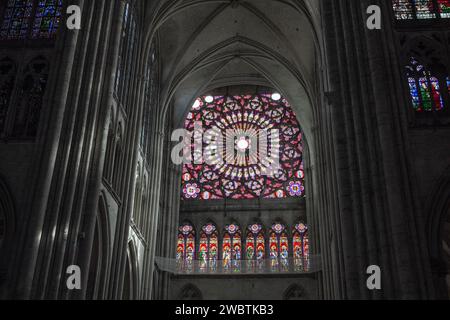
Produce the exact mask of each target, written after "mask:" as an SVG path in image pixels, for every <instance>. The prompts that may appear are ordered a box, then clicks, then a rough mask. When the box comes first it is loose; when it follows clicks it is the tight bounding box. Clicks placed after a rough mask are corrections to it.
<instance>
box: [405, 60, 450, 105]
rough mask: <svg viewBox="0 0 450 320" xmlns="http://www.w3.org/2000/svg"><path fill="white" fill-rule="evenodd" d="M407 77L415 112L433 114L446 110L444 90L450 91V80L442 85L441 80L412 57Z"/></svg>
mask: <svg viewBox="0 0 450 320" xmlns="http://www.w3.org/2000/svg"><path fill="white" fill-rule="evenodd" d="M406 76H407V79H408V88H409V93H410V97H411V102H412V106H413V109H414V111H416V112H431V111H441V110H443V109H444V100H443V91H442V90H446V89H449V90H450V82H449V80H450V78H447V79H446V80H447V83H443V84H441V83H440V82H439V79H438V78H437V77H436V76H435V75H433V74H432V72H431V71H429V70H427V68H426V67H425V66H424V65H423V64H421V63H420V62H419V61H418V60H417V59H416V58H414V57H411V59H410V63H409V64H408V65H407V66H406Z"/></svg>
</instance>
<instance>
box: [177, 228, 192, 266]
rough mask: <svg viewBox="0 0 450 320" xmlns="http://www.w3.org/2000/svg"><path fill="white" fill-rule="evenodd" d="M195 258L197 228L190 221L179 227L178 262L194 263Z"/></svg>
mask: <svg viewBox="0 0 450 320" xmlns="http://www.w3.org/2000/svg"><path fill="white" fill-rule="evenodd" d="M194 259H195V229H194V227H193V226H192V224H190V223H185V224H183V225H181V226H180V227H179V228H178V241H177V262H178V263H181V264H183V263H184V262H187V263H192V262H193V261H194Z"/></svg>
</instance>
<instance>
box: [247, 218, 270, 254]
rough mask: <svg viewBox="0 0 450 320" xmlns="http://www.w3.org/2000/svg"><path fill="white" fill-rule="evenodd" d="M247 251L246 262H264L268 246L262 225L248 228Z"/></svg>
mask: <svg viewBox="0 0 450 320" xmlns="http://www.w3.org/2000/svg"><path fill="white" fill-rule="evenodd" d="M245 250H246V260H249V261H253V260H264V258H265V251H266V246H265V238H264V231H263V227H262V225H261V224H259V223H255V224H252V225H250V226H248V228H247V238H246V244H245Z"/></svg>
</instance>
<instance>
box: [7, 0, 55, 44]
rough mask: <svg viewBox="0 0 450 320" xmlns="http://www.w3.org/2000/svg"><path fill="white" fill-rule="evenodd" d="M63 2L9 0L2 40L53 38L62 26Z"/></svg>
mask: <svg viewBox="0 0 450 320" xmlns="http://www.w3.org/2000/svg"><path fill="white" fill-rule="evenodd" d="M61 9H62V0H38V1H36V0H8V2H7V4H6V6H5V8H4V14H3V20H2V25H1V29H0V39H3V40H11V39H27V38H32V39H37V38H52V37H53V36H54V35H55V34H56V32H57V30H58V26H59V24H60V20H61Z"/></svg>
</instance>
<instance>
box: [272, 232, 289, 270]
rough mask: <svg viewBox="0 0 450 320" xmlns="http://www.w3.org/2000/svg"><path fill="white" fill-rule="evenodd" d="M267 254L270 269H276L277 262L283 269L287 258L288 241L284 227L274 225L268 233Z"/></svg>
mask: <svg viewBox="0 0 450 320" xmlns="http://www.w3.org/2000/svg"><path fill="white" fill-rule="evenodd" d="M269 253H270V261H271V266H272V267H277V266H278V265H279V262H281V266H282V267H285V266H287V264H288V258H289V240H288V235H287V233H286V226H285V225H283V224H281V223H275V224H274V225H272V228H271V229H270V232H269Z"/></svg>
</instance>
